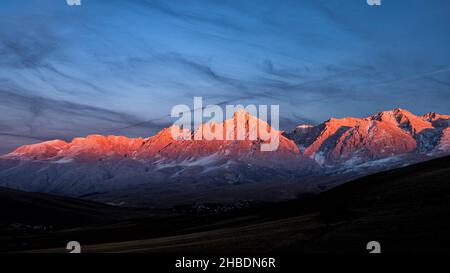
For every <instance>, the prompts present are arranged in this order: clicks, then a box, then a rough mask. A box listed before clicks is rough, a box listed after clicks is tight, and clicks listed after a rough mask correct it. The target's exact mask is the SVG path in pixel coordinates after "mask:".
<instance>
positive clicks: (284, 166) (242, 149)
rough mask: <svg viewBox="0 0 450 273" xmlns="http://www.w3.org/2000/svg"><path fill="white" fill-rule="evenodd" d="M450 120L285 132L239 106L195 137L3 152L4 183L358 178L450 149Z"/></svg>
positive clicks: (0, 180) (400, 117)
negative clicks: (270, 147)
mask: <svg viewBox="0 0 450 273" xmlns="http://www.w3.org/2000/svg"><path fill="white" fill-rule="evenodd" d="M449 121H450V117H449V116H445V115H439V114H436V113H429V114H426V115H424V116H422V117H420V116H415V115H413V114H412V113H410V112H409V111H406V110H403V109H394V110H391V111H384V112H380V113H378V114H375V115H373V116H370V117H367V118H353V117H347V118H342V119H335V118H331V119H329V120H327V121H326V122H324V123H322V124H319V125H317V126H311V125H301V126H299V127H297V128H295V129H294V130H293V131H292V132H291V133H288V134H284V133H283V132H281V131H276V130H274V129H272V128H270V126H269V125H268V124H267V123H266V122H264V121H262V120H259V119H257V118H256V117H253V116H251V115H250V114H248V113H246V112H244V111H238V112H236V113H235V115H234V117H233V118H231V119H229V120H225V121H224V122H222V123H205V124H202V125H200V127H199V128H197V129H196V130H195V131H193V132H191V131H186V130H185V131H184V134H187V135H190V136H191V137H192V139H194V140H182V139H174V138H172V135H171V130H172V129H179V128H178V127H170V128H166V129H163V130H161V131H160V132H159V133H158V134H156V135H154V136H152V137H149V138H127V137H123V136H100V135H90V136H87V137H86V138H75V139H73V140H72V141H70V142H65V141H62V140H53V141H47V142H42V143H38V144H34V145H25V146H22V147H19V148H17V149H16V150H15V151H13V152H12V153H10V154H7V155H5V156H2V157H1V158H0V185H1V186H6V187H10V188H14V189H20V190H25V191H37V192H48V193H54V194H61V195H69V196H78V197H79V196H92V195H95V194H98V193H111V192H118V191H122V192H124V190H127V189H128V190H130V189H134V188H136V187H142V186H143V185H144V186H145V185H154V186H155V187H158V188H160V189H163V192H164V191H167V190H169V191H170V188H171V185H177V188H179V189H183V188H190V189H191V190H194V191H196V190H197V189H198V191H202V189H204V188H205V187H206V188H210V187H213V188H214V187H219V188H220V187H221V186H224V185H230V184H242V183H256V182H261V181H264V182H270V181H271V182H273V183H280V182H286V181H297V183H298V182H300V181H303V180H302V179H303V178H304V177H307V176H309V177H314V176H315V177H317V180H318V181H317V183H319V182H320V181H319V180H320V177H326V176H330V175H342V174H344V175H346V176H347V177H351V176H352V175H360V174H361V173H369V172H374V171H378V170H383V169H389V168H392V167H395V166H402V165H405V164H410V163H412V162H417V161H421V160H426V159H427V158H428V157H429V156H430V155H431V156H433V155H437V154H448V153H449V152H450V129H449ZM255 122H256V123H255ZM260 123H261V124H263V125H265V126H266V127H267V130H272V131H273V132H275V136H276V137H277V138H278V139H279V148H278V149H277V150H276V151H272V152H263V151H261V145H262V144H264V143H267V142H269V141H270V140H266V141H264V140H262V139H261V138H256V139H251V138H250V136H251V135H252V134H254V133H256V132H257V131H258V127H257V126H255V124H260ZM228 127H229V128H232V129H233V130H232V131H231V132H230V131H227V130H226V128H228ZM239 127H243V128H245V131H244V139H243V140H226V136H231V135H233V136H236V135H237V133H238V131H239V130H238V128H239ZM216 130H219V131H216ZM220 130H222V133H223V136H224V137H225V140H205V139H203V140H195V139H196V138H198V136H199V134H201V133H202V132H210V133H213V132H214V133H216V132H219V133H220ZM226 133H228V135H226ZM230 134H231V135H230ZM255 185H256V184H255ZM152 187H153V186H152ZM144 188H146V187H144ZM125 192H128V191H125Z"/></svg>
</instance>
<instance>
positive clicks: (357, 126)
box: [287, 109, 450, 166]
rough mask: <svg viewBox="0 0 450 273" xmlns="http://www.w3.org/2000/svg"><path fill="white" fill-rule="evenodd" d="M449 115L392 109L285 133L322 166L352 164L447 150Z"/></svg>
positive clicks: (334, 120)
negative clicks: (422, 113)
mask: <svg viewBox="0 0 450 273" xmlns="http://www.w3.org/2000/svg"><path fill="white" fill-rule="evenodd" d="M449 118H450V117H449V116H445V115H439V114H436V113H429V114H426V115H424V116H423V117H421V116H415V115H414V114H412V113H411V112H409V111H407V110H404V109H394V110H391V111H384V112H380V113H378V114H375V115H373V116H370V117H367V118H352V117H348V118H342V119H334V118H332V119H330V120H328V121H326V122H324V123H322V124H319V125H317V126H314V127H308V128H306V129H302V130H301V131H299V130H298V129H295V130H293V131H292V132H291V133H290V134H288V135H287V136H288V137H289V138H291V139H293V140H294V141H295V142H296V143H297V145H298V146H299V147H302V148H303V150H304V152H303V154H304V155H305V156H309V157H311V158H313V159H315V160H316V161H317V162H318V163H319V164H321V165H323V166H336V165H340V164H343V163H345V162H347V161H350V162H351V163H352V164H354V165H355V164H362V163H364V162H368V161H371V160H377V159H381V158H387V157H392V156H396V155H402V154H407V153H421V152H433V151H435V152H438V151H446V150H448V149H447V148H446V144H445V143H447V142H446V134H448V133H447V131H446V128H447V127H448V125H449V123H448V122H449V120H450V119H449ZM346 165H349V164H348V162H347V163H346Z"/></svg>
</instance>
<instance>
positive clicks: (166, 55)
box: [0, 0, 450, 154]
mask: <svg viewBox="0 0 450 273" xmlns="http://www.w3.org/2000/svg"><path fill="white" fill-rule="evenodd" d="M449 33H450V1H446V0H430V1H423V0H422V1H419V0H395V1H394V0H382V5H381V6H380V7H373V6H368V5H367V4H366V1H365V0H349V1H338V0H322V1H320V0H304V1H300V0H292V1H288V0H285V1H262V0H252V1H250V0H246V1H233V0H221V1H214V0H208V1H207V0H202V1H191V0H183V1H181V0H165V1H151V0H147V1H145V0H129V1H125V0H82V6H79V7H71V6H68V5H67V4H66V1H65V0H34V1H33V0H23V1H17V0H2V1H1V2H0V114H1V115H0V154H1V153H5V152H8V151H10V150H11V149H13V148H14V147H16V146H18V145H22V144H25V143H34V142H38V141H41V140H46V139H53V138H62V139H66V140H69V139H71V138H72V137H75V136H84V135H87V134H92V133H101V134H123V135H128V136H150V135H152V134H154V133H155V132H156V131H157V130H159V129H161V128H162V127H166V126H168V125H169V124H170V123H171V122H173V120H172V119H170V118H168V115H169V114H170V110H171V109H172V107H173V106H174V105H176V104H180V103H183V104H188V105H192V103H193V97H194V96H203V98H204V100H205V103H206V104H211V103H214V104H227V103H228V104H238V103H241V104H244V105H245V104H250V103H252V104H279V105H280V111H281V117H282V119H281V121H280V123H281V127H282V128H283V129H290V128H292V127H294V126H295V125H297V124H301V123H312V124H317V123H319V122H321V121H323V120H326V119H328V118H329V117H330V116H334V117H343V116H367V115H369V114H373V113H375V112H379V111H382V110H387V109H392V108H395V107H401V108H406V109H409V110H411V111H412V112H414V113H416V114H424V113H426V112H429V111H436V112H442V113H447V114H449V113H450V111H449V106H448V105H449V101H450V51H449V48H450V35H449Z"/></svg>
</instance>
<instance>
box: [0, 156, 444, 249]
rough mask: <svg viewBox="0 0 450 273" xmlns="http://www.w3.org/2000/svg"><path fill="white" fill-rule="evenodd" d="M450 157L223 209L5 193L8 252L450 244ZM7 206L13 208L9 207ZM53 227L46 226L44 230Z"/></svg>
mask: <svg viewBox="0 0 450 273" xmlns="http://www.w3.org/2000/svg"><path fill="white" fill-rule="evenodd" d="M449 177H450V157H444V158H439V159H435V160H432V161H428V162H424V163H420V164H417V165H412V166H408V167H404V168H400V169H395V170H391V171H387V172H383V173H378V174H374V175H370V176H367V177H363V178H360V179H357V180H355V181H352V182H349V183H346V184H344V185H342V186H339V187H336V188H334V189H332V190H329V191H327V192H324V193H322V194H319V195H316V196H304V197H303V198H301V199H298V200H294V201H289V202H282V203H267V204H260V205H258V206H256V207H251V208H247V209H242V210H234V211H231V212H222V213H203V214H198V213H193V212H179V211H178V212H172V211H165V212H149V211H142V210H141V211H136V210H129V209H119V208H116V207H110V206H106V205H101V204H97V203H92V202H87V201H79V200H74V199H65V198H60V197H53V196H47V195H41V194H39V195H37V194H31V193H27V194H25V193H22V192H16V191H10V190H1V191H0V203H1V208H2V219H1V234H2V235H1V241H2V244H1V246H0V250H1V251H3V252H5V251H6V252H8V251H38V252H59V251H61V252H65V251H66V250H65V245H66V243H67V242H68V241H73V240H76V241H79V242H80V243H81V244H82V250H83V251H85V252H182V253H224V252H225V253H239V252H247V253H248V252H251V253H252V252H336V253H339V252H367V251H366V249H365V248H366V244H367V242H369V241H378V242H380V243H381V247H382V251H383V252H386V253H389V252H449V243H450V219H449V215H450V183H449V182H450V179H449ZM3 210H7V213H6V214H4V212H3ZM44 227H45V228H44Z"/></svg>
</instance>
